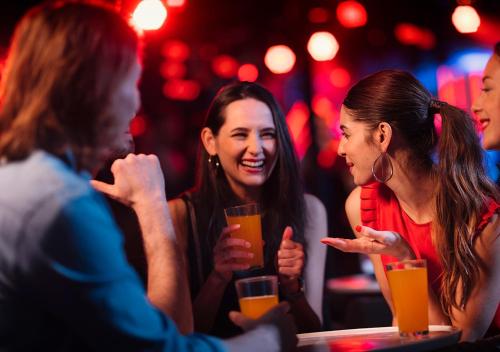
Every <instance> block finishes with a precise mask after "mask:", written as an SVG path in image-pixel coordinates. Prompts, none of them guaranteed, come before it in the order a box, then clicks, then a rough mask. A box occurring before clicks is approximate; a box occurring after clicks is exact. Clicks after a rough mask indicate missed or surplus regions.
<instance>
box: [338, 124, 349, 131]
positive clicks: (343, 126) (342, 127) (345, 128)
mask: <svg viewBox="0 0 500 352" xmlns="http://www.w3.org/2000/svg"><path fill="white" fill-rule="evenodd" d="M340 129H341V130H342V131H344V130H348V129H349V127H347V126H345V125H340Z"/></svg>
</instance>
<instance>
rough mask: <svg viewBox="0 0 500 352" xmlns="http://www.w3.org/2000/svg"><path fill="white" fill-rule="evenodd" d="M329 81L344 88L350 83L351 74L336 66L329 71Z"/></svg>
mask: <svg viewBox="0 0 500 352" xmlns="http://www.w3.org/2000/svg"><path fill="white" fill-rule="evenodd" d="M330 82H331V83H332V85H333V86H334V87H337V88H344V87H347V86H348V85H349V83H351V75H350V74H349V71H347V70H346V69H345V68H342V67H337V68H334V69H333V70H332V72H331V73H330Z"/></svg>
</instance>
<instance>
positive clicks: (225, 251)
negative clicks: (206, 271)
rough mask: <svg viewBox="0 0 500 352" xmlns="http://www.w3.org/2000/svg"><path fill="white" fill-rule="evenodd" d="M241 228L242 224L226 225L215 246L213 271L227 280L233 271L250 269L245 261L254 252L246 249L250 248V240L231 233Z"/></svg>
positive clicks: (251, 256)
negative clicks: (233, 236)
mask: <svg viewBox="0 0 500 352" xmlns="http://www.w3.org/2000/svg"><path fill="white" fill-rule="evenodd" d="M239 228H240V225H230V226H227V227H224V229H222V232H221V235H220V237H219V240H218V241H217V243H216V244H215V247H214V252H213V255H214V270H213V273H214V274H216V275H217V277H219V278H220V279H222V280H223V281H225V282H229V281H230V280H231V278H232V277H233V271H238V270H247V269H249V268H250V265H249V264H248V263H245V259H250V258H253V253H251V252H249V251H248V250H245V249H248V248H250V246H251V244H250V242H248V241H245V240H243V239H240V238H232V237H231V233H232V232H235V231H237V230H239Z"/></svg>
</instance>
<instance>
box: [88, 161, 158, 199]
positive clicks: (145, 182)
mask: <svg viewBox="0 0 500 352" xmlns="http://www.w3.org/2000/svg"><path fill="white" fill-rule="evenodd" d="M111 172H112V173H113V176H114V179H115V183H114V184H112V185H111V184H108V183H104V182H101V181H97V180H91V181H90V182H91V185H92V186H93V187H94V188H95V189H96V190H97V191H100V192H102V193H105V194H107V195H109V196H110V197H111V198H114V199H116V200H118V201H119V202H121V203H123V204H125V205H127V206H131V207H133V208H135V207H137V206H139V205H141V204H144V203H147V204H150V203H153V202H162V203H165V202H166V196H165V181H164V179H163V173H162V171H161V168H160V162H159V160H158V158H157V157H156V155H152V154H150V155H144V154H138V155H135V154H129V155H127V156H126V157H125V158H124V159H117V160H115V162H114V163H113V164H112V165H111Z"/></svg>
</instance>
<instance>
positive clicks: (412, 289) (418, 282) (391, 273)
mask: <svg viewBox="0 0 500 352" xmlns="http://www.w3.org/2000/svg"><path fill="white" fill-rule="evenodd" d="M386 269H387V271H386V273H387V280H388V282H389V287H390V290H391V295H392V303H393V305H394V310H395V313H396V318H397V320H398V330H399V335H400V336H402V337H407V336H422V335H427V334H428V333H429V313H428V306H429V302H428V301H429V296H428V291H427V264H426V261H425V259H416V260H404V261H401V262H395V263H390V264H387V265H386Z"/></svg>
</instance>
